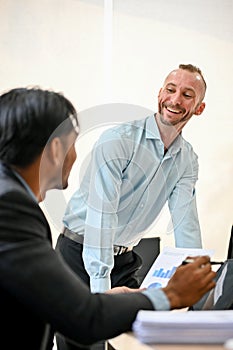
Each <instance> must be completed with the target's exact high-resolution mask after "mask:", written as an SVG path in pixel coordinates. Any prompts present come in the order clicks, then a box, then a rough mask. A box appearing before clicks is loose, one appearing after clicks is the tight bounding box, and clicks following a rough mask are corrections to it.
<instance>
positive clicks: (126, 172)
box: [57, 64, 206, 292]
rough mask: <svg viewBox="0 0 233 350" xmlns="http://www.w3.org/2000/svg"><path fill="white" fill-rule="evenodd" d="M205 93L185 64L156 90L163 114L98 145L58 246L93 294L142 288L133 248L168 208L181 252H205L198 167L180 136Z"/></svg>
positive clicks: (106, 136) (113, 132)
mask: <svg viewBox="0 0 233 350" xmlns="http://www.w3.org/2000/svg"><path fill="white" fill-rule="evenodd" d="M205 91H206V83H205V80H204V78H203V76H202V73H201V71H200V69H199V68H197V67H195V66H193V65H191V64H188V65H184V64H182V65H180V66H179V68H178V69H175V70H173V71H172V72H171V73H169V75H168V76H167V77H166V79H165V82H164V84H163V86H162V88H161V89H160V91H159V95H158V113H156V114H155V115H152V116H149V117H147V118H145V119H142V120H135V121H132V122H129V123H124V124H121V125H119V126H117V127H114V128H111V129H108V130H107V131H105V132H104V133H103V134H102V135H101V137H100V138H99V140H98V141H97V143H96V145H95V147H94V149H93V152H92V158H91V161H90V164H89V167H88V168H87V171H86V174H85V176H84V177H83V181H82V183H81V186H80V188H79V189H78V190H77V191H76V192H75V193H74V194H73V196H72V198H71V200H70V202H69V203H68V207H67V210H66V213H65V216H64V220H63V222H64V226H65V228H64V232H63V233H62V234H61V235H60V236H59V239H58V243H57V248H58V249H59V250H60V251H61V253H62V254H63V256H64V258H65V260H66V261H67V262H68V264H69V265H70V266H71V267H72V269H73V270H74V271H75V272H76V273H77V274H78V275H79V276H80V277H81V278H82V279H83V280H84V281H85V282H86V283H87V284H88V285H90V288H91V290H92V292H103V291H106V290H107V289H109V288H110V287H111V286H119V285H127V286H129V287H133V288H136V287H138V282H137V277H136V274H135V273H136V271H137V270H138V269H139V268H140V266H141V259H140V257H139V256H138V255H137V254H136V253H135V252H134V251H133V250H132V248H133V246H135V245H137V244H138V242H139V241H140V239H141V238H142V237H143V235H144V233H145V230H146V229H148V227H149V226H150V225H151V224H152V223H153V222H154V220H155V219H156V218H157V217H158V215H159V213H160V211H161V210H162V208H163V206H164V205H165V203H166V202H168V206H169V210H170V213H171V218H172V223H173V229H174V235H175V244H176V246H177V247H186V248H187V247H189V248H190V247H191V248H200V247H201V246H202V243H201V233H200V227H199V222H198V215H197V209H196V195H195V184H196V181H197V178H198V160H197V155H196V154H195V153H194V151H193V148H192V146H191V145H190V144H189V143H188V142H187V141H186V140H184V138H183V137H182V134H181V131H182V129H183V127H184V126H185V124H186V123H187V122H188V121H189V120H190V119H191V117H192V116H193V115H200V114H201V113H202V112H203V110H204V108H205V103H204V102H203V99H204V96H205ZM77 176H78V175H77ZM83 262H84V265H83Z"/></svg>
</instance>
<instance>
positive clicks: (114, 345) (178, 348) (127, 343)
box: [107, 333, 226, 350]
mask: <svg viewBox="0 0 233 350" xmlns="http://www.w3.org/2000/svg"><path fill="white" fill-rule="evenodd" d="M107 349H108V350H224V349H225V348H224V346H223V345H214V344H210V345H187V344H184V345H182V344H178V345H170V344H168V345H166V344H158V345H157V344H156V345H146V344H142V343H140V342H139V341H138V340H137V339H136V338H135V337H134V336H133V334H132V333H124V334H121V335H119V336H118V337H116V338H113V339H110V340H109V341H108V344H107ZM225 350H226V349H225Z"/></svg>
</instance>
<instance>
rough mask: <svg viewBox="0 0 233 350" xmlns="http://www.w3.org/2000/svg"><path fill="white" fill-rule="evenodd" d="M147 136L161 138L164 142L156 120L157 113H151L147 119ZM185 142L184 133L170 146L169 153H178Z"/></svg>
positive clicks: (148, 137)
mask: <svg viewBox="0 0 233 350" xmlns="http://www.w3.org/2000/svg"><path fill="white" fill-rule="evenodd" d="M146 138H147V139H155V140H160V141H161V142H163V141H162V139H161V136H160V132H159V128H158V125H157V123H156V120H155V115H151V116H150V117H148V118H147V120H146ZM183 142H184V139H183V137H182V135H181V134H180V135H178V136H177V138H176V139H175V140H174V141H173V143H172V145H171V146H170V147H169V149H168V153H169V154H170V155H172V154H175V153H178V152H179V150H180V149H181V148H182V145H183Z"/></svg>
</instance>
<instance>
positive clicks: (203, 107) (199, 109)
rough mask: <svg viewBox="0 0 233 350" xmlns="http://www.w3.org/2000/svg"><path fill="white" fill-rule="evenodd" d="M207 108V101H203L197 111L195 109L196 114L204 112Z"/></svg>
mask: <svg viewBox="0 0 233 350" xmlns="http://www.w3.org/2000/svg"><path fill="white" fill-rule="evenodd" d="M204 109H205V102H201V104H200V105H199V106H198V107H197V109H196V111H195V113H194V114H195V115H200V114H202V112H203V111H204Z"/></svg>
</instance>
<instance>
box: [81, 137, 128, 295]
mask: <svg viewBox="0 0 233 350" xmlns="http://www.w3.org/2000/svg"><path fill="white" fill-rule="evenodd" d="M126 153H127V147H126V145H122V142H121V139H120V138H119V137H118V136H116V135H113V134H112V132H111V130H110V131H109V132H107V133H105V134H104V135H103V136H102V137H101V138H100V139H99V141H98V142H97V144H96V146H95V147H94V149H93V152H92V159H91V165H90V167H89V169H90V184H89V196H88V201H87V215H86V222H85V234H84V247H83V260H84V265H85V268H86V270H87V272H88V274H89V276H90V286H91V291H92V292H94V293H95V292H105V291H106V290H108V289H110V288H111V282H110V273H111V270H112V268H113V264H114V257H113V244H114V243H113V242H114V235H115V232H116V229H117V226H118V214H117V212H118V206H119V201H120V195H121V184H122V172H123V169H124V168H125V167H126V166H127V159H128V157H127V155H126Z"/></svg>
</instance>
